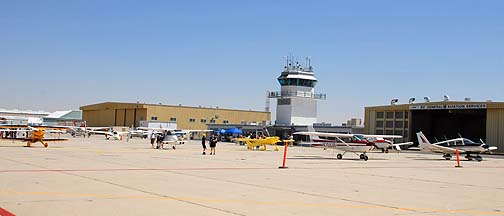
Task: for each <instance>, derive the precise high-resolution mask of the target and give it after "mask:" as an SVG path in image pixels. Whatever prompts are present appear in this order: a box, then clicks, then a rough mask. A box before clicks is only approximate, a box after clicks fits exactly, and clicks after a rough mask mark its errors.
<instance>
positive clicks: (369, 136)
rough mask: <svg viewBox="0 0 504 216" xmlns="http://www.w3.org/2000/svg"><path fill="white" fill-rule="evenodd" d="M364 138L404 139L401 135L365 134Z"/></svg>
mask: <svg viewBox="0 0 504 216" xmlns="http://www.w3.org/2000/svg"><path fill="white" fill-rule="evenodd" d="M362 136H363V137H364V138H383V139H399V138H402V136H399V135H367V134H363V135H362Z"/></svg>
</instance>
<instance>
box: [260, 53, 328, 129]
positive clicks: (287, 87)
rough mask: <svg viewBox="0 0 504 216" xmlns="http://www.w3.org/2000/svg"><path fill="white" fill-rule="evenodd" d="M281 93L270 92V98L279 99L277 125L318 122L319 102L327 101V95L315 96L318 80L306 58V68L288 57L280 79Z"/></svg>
mask: <svg viewBox="0 0 504 216" xmlns="http://www.w3.org/2000/svg"><path fill="white" fill-rule="evenodd" d="M278 82H279V83H280V86H281V91H280V92H278V91H274V92H269V94H268V97H269V98H277V110H276V121H275V125H313V123H315V122H317V100H325V99H326V94H315V90H314V88H315V85H316V84H317V79H316V78H315V74H314V73H313V68H312V66H311V65H310V59H309V58H306V63H305V66H302V65H301V64H299V62H297V61H295V60H294V58H293V57H288V58H287V62H286V65H285V66H284V70H283V71H282V74H281V75H280V76H279V77H278Z"/></svg>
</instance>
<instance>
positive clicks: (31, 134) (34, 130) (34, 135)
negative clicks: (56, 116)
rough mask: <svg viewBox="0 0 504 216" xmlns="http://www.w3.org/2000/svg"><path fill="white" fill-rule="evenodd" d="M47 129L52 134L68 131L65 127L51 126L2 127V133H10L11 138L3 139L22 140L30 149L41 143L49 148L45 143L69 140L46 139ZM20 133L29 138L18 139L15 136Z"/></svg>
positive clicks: (0, 129) (0, 127)
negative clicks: (33, 145) (34, 144)
mask: <svg viewBox="0 0 504 216" xmlns="http://www.w3.org/2000/svg"><path fill="white" fill-rule="evenodd" d="M46 129H50V130H51V131H52V132H57V133H63V132H65V131H66V130H67V128H65V127H50V126H33V127H31V126H28V125H0V132H2V133H9V134H11V136H6V138H4V136H3V134H2V137H1V138H4V139H13V140H21V141H23V142H26V147H30V146H31V144H33V143H36V142H40V143H42V145H44V147H46V148H47V146H49V144H48V143H47V142H44V141H66V140H67V139H60V138H48V139H46V138H44V136H45V134H46ZM18 132H25V133H27V136H26V137H25V138H18V137H17V136H13V134H16V133H18Z"/></svg>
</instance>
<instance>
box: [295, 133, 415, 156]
mask: <svg viewBox="0 0 504 216" xmlns="http://www.w3.org/2000/svg"><path fill="white" fill-rule="evenodd" d="M294 134H299V135H308V136H311V137H334V138H336V140H335V141H334V142H324V147H325V148H335V149H338V150H340V151H343V154H338V155H336V158H337V159H342V158H343V155H345V154H346V153H347V152H352V153H354V154H356V155H359V158H360V159H361V160H364V161H367V160H368V156H367V155H366V153H368V152H370V151H372V150H373V149H375V148H378V149H382V151H383V152H388V149H389V148H395V149H397V150H401V147H400V146H401V145H411V144H413V143H412V142H408V143H399V144H394V143H392V142H391V141H388V140H385V139H384V138H402V136H397V135H356V134H342V133H323V132H296V133H294ZM367 138H375V139H376V140H374V141H369V140H367ZM312 139H314V140H315V139H317V138H312ZM338 141H339V142H338ZM385 150H386V151H385ZM358 153H361V154H358Z"/></svg>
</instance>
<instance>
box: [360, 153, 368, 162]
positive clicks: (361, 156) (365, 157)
mask: <svg viewBox="0 0 504 216" xmlns="http://www.w3.org/2000/svg"><path fill="white" fill-rule="evenodd" d="M359 158H360V159H361V160H364V161H367V160H368V159H369V158H368V156H367V155H366V154H360V155H359Z"/></svg>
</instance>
